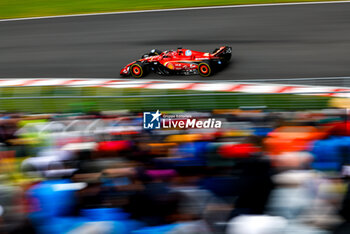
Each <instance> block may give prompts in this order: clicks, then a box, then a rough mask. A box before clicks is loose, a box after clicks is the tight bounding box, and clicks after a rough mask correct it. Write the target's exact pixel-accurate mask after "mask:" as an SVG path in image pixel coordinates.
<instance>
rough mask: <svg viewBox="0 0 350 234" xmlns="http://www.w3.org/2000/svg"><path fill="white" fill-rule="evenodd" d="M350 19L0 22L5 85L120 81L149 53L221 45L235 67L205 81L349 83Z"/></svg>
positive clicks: (295, 14) (330, 12)
mask: <svg viewBox="0 0 350 234" xmlns="http://www.w3.org/2000/svg"><path fill="white" fill-rule="evenodd" d="M349 12H350V3H341V4H319V5H292V6H269V7H248V8H227V9H206V10H203V9H202V10H191V11H170V12H152V13H150V12H149V13H137V14H116V15H100V16H81V17H68V18H51V19H40V20H25V21H8V22H0V77H1V78H19V77H33V78H44V77H69V78H85V77H90V78H118V77H119V71H120V69H121V67H123V66H124V65H126V64H127V63H129V62H131V61H133V60H135V59H137V58H139V56H140V55H141V54H143V53H145V52H147V51H149V50H150V49H152V48H158V49H162V50H164V49H176V48H177V47H178V46H182V47H184V48H190V49H194V50H199V51H210V52H211V51H212V50H213V49H214V48H216V47H218V46H221V45H230V46H232V47H233V60H232V63H231V65H230V66H229V67H228V68H227V69H225V70H224V71H222V72H220V73H218V74H216V75H215V76H213V77H210V78H206V79H210V80H251V79H276V78H299V77H336V76H350V14H349ZM147 78H148V79H164V77H161V76H158V75H154V74H153V75H149V76H148V77H147ZM165 78H166V79H185V80H196V79H201V80H203V78H201V77H199V76H187V77H165ZM330 83H332V82H330ZM332 84H334V83H332ZM334 85H336V84H334Z"/></svg>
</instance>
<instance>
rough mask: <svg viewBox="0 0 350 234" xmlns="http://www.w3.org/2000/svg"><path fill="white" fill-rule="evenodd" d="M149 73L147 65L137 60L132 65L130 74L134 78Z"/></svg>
mask: <svg viewBox="0 0 350 234" xmlns="http://www.w3.org/2000/svg"><path fill="white" fill-rule="evenodd" d="M147 73H148V69H147V67H146V66H145V65H144V64H142V63H140V62H136V63H134V64H132V65H131V66H130V74H131V75H132V76H133V77H134V78H141V77H144V76H146V75H147Z"/></svg>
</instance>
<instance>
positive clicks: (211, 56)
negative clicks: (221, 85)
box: [120, 46, 232, 78]
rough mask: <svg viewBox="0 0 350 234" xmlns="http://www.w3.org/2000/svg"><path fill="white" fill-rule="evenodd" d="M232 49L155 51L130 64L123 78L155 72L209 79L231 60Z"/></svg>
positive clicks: (121, 73) (124, 71) (123, 70)
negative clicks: (195, 75)
mask: <svg viewBox="0 0 350 234" xmlns="http://www.w3.org/2000/svg"><path fill="white" fill-rule="evenodd" d="M231 53H232V48H231V47H229V46H222V47H220V48H219V49H215V50H214V51H213V53H206V52H198V51H193V50H189V49H182V48H178V49H177V50H176V51H174V50H169V51H160V50H156V49H153V50H151V51H150V52H149V53H147V54H144V55H143V56H142V57H141V59H139V60H137V61H134V62H132V63H129V64H128V65H126V66H125V67H124V68H123V69H122V70H121V71H120V75H122V76H130V75H131V76H133V77H135V78H141V77H144V76H146V75H147V74H148V73H149V72H151V71H153V72H155V73H157V74H159V75H192V74H199V75H201V76H204V77H208V76H210V75H212V74H214V73H215V72H216V71H218V70H220V69H221V68H223V67H224V66H225V65H227V64H228V62H229V61H230V59H231Z"/></svg>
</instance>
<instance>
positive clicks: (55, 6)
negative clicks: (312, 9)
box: [0, 0, 313, 19]
mask: <svg viewBox="0 0 350 234" xmlns="http://www.w3.org/2000/svg"><path fill="white" fill-rule="evenodd" d="M306 1H308V0H191V1H187V0H176V1H172V0H147V1H145V0H133V1H128V0H0V18H2V19H5V18H19V17H35V16H52V15H67V14H81V13H95V12H110V11H132V10H148V9H164V8H178V7H195V6H214V5H235V4H254V3H277V2H306ZM309 1H310V0H309ZM311 1H313V0H311Z"/></svg>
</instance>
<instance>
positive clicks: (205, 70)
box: [197, 62, 213, 77]
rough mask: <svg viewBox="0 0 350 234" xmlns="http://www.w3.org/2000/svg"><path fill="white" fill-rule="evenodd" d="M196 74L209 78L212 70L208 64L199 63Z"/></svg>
mask: <svg viewBox="0 0 350 234" xmlns="http://www.w3.org/2000/svg"><path fill="white" fill-rule="evenodd" d="M197 69H198V74H199V75H201V76H204V77H208V76H211V75H212V74H213V68H212V67H211V66H210V64H209V62H201V63H200V64H198V68H197Z"/></svg>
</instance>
